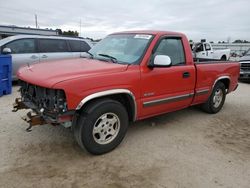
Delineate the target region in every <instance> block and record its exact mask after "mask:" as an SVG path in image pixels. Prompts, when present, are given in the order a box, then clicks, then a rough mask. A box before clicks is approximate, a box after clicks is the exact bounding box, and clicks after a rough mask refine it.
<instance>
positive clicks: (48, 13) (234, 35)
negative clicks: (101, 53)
mask: <svg viewBox="0 0 250 188" xmlns="http://www.w3.org/2000/svg"><path fill="white" fill-rule="evenodd" d="M0 1H2V3H0V25H17V26H31V27H35V19H34V14H37V16H38V24H39V27H40V28H53V29H56V28H61V29H63V30H69V29H70V30H77V31H79V30H80V20H81V22H82V29H81V31H82V32H81V36H83V37H93V38H101V37H104V36H105V35H107V34H109V33H112V32H116V31H123V30H139V29H154V30H170V31H179V32H183V33H186V34H187V36H188V38H189V39H193V40H196V41H197V40H200V39H201V38H206V39H208V40H213V41H218V40H225V41H227V40H228V38H230V40H235V39H246V40H250V1H249V0H238V1H234V0H206V1H202V0H175V1H170V0H150V1H148V0H122V1H120V0H103V1H101V0H99V1H98V0H75V1H67V0H60V1H57V0H54V1H53V0H42V1H36V0H8V1H4V3H3V0H0Z"/></svg>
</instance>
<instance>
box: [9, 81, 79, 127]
mask: <svg viewBox="0 0 250 188" xmlns="http://www.w3.org/2000/svg"><path fill="white" fill-rule="evenodd" d="M19 85H20V90H19V91H20V94H21V97H20V98H16V100H15V103H14V104H13V110H12V111H13V112H17V111H18V110H22V109H30V110H31V111H29V112H28V113H27V114H26V116H24V117H23V118H22V119H23V120H24V121H26V122H27V123H28V124H29V127H28V128H27V129H26V130H27V131H30V130H31V128H32V126H36V125H44V124H52V125H58V124H62V125H63V126H64V127H70V126H71V120H72V117H73V114H74V111H72V110H68V108H67V102H66V95H65V92H64V91H63V90H61V89H51V88H44V87H40V86H36V85H33V84H30V83H27V82H24V81H19Z"/></svg>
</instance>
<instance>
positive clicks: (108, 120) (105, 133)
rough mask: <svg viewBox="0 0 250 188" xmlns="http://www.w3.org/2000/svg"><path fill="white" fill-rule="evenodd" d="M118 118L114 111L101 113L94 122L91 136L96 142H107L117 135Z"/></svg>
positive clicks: (118, 128) (118, 127)
mask: <svg viewBox="0 0 250 188" xmlns="http://www.w3.org/2000/svg"><path fill="white" fill-rule="evenodd" d="M119 130H120V119H119V118H118V116H117V115H116V114H114V113H111V112H108V113H105V114H103V115H101V116H100V117H99V118H98V119H97V121H96V122H95V124H94V127H93V132H92V134H93V137H94V140H95V142H96V143H98V144H102V145H103V144H108V143H110V142H112V141H113V140H114V139H115V138H116V137H117V135H118V133H119Z"/></svg>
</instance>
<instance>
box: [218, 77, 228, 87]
mask: <svg viewBox="0 0 250 188" xmlns="http://www.w3.org/2000/svg"><path fill="white" fill-rule="evenodd" d="M218 82H222V83H223V84H224V85H225V87H226V89H227V90H228V89H229V85H230V80H229V79H228V78H223V79H220V80H218V81H217V83H218Z"/></svg>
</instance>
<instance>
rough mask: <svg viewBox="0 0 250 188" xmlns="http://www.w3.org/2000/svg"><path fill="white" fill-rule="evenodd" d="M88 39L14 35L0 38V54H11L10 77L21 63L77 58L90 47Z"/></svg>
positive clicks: (13, 77) (14, 74)
mask: <svg viewBox="0 0 250 188" xmlns="http://www.w3.org/2000/svg"><path fill="white" fill-rule="evenodd" d="M92 46H93V45H92V43H91V42H90V40H87V39H81V38H72V37H57V36H40V35H16V36H11V37H7V38H5V39H2V40H0V54H11V56H12V79H13V80H16V71H17V70H18V69H19V67H21V66H22V65H27V64H33V63H38V62H43V61H50V60H58V59H69V58H79V57H81V55H82V54H84V53H85V52H87V51H89V50H90V48H91V47H92Z"/></svg>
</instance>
